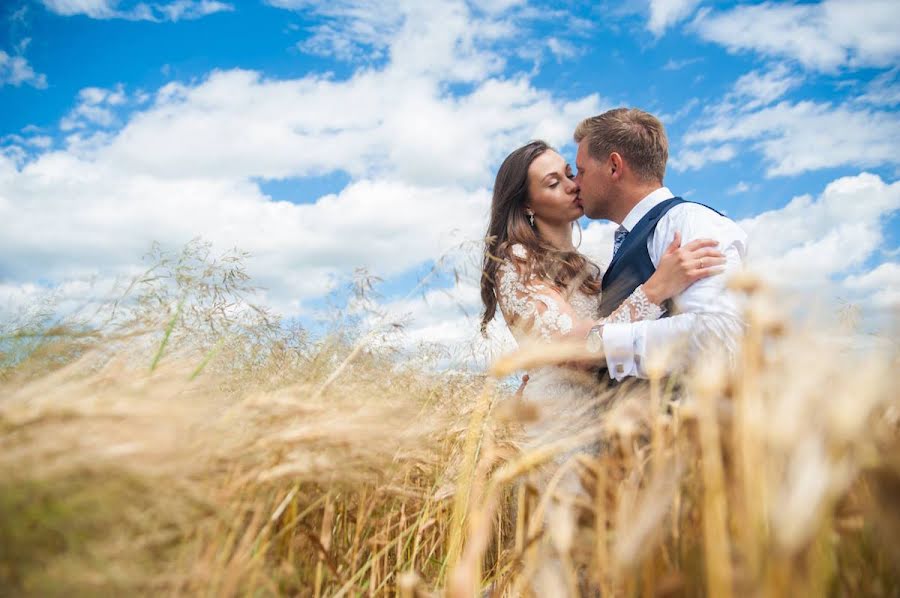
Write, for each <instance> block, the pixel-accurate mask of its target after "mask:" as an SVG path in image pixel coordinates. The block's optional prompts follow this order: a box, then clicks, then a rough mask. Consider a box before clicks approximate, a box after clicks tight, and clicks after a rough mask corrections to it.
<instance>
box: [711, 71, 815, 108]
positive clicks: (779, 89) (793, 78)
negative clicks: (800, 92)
mask: <svg viewBox="0 0 900 598" xmlns="http://www.w3.org/2000/svg"><path fill="white" fill-rule="evenodd" d="M802 82H803V77H801V76H800V75H797V74H795V73H793V72H792V71H791V69H790V68H789V67H788V66H787V65H785V64H783V63H778V64H775V65H774V66H772V67H771V68H770V69H768V70H764V71H759V70H756V71H750V72H749V73H746V74H744V75H742V76H741V77H740V78H739V79H738V80H737V81H736V82H735V84H734V89H733V91H732V92H731V94H729V96H728V97H727V98H726V104H727V106H728V108H729V109H731V108H735V109H738V110H742V111H747V110H754V109H756V108H760V107H762V106H768V105H769V104H771V103H773V102H774V101H776V100H778V99H780V98H781V97H782V96H784V95H785V94H786V93H787V92H788V91H790V90H791V89H794V88H795V87H797V86H798V85H800V83H802Z"/></svg>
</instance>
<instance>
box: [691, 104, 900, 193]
mask: <svg viewBox="0 0 900 598" xmlns="http://www.w3.org/2000/svg"><path fill="white" fill-rule="evenodd" d="M898 139H900V117H898V115H897V114H896V113H894V112H889V111H881V110H870V109H865V108H858V107H854V106H851V105H846V104H844V105H837V106H835V105H832V104H830V103H820V102H813V101H800V102H796V103H793V102H789V101H782V102H779V103H778V104H775V105H773V106H766V107H764V108H761V109H759V110H755V111H749V112H743V113H742V112H738V111H727V110H721V111H716V113H715V114H714V115H713V116H712V117H711V118H709V119H708V120H706V121H703V120H701V121H700V122H699V123H698V124H697V125H695V128H694V130H692V131H691V132H689V133H688V134H687V135H685V138H684V140H685V142H686V144H688V145H689V146H697V145H705V146H711V145H712V146H715V145H718V144H724V143H728V142H737V141H741V142H749V147H751V148H753V149H755V150H756V151H758V152H760V153H761V154H762V155H763V157H764V159H765V161H766V163H767V165H768V168H767V170H766V174H767V175H768V176H786V175H796V174H800V173H803V172H807V171H811V170H817V169H821V168H832V167H836V166H855V167H860V168H870V167H874V166H881V165H884V164H892V165H898V164H900V142H898ZM696 151H697V152H698V154H703V155H707V154H706V152H710V153H711V154H712V155H715V150H712V149H703V150H696ZM696 165H697V166H698V167H699V166H700V165H702V162H698V163H697V164H696Z"/></svg>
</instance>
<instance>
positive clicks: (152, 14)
mask: <svg viewBox="0 0 900 598" xmlns="http://www.w3.org/2000/svg"><path fill="white" fill-rule="evenodd" d="M42 1H43V4H44V6H45V7H46V8H47V10H49V11H50V12H53V13H55V14H58V15H62V16H73V15H85V16H88V17H90V18H92V19H125V20H129V21H181V20H190V19H199V18H201V17H205V16H207V15H211V14H214V13H217V12H223V11H230V10H234V7H233V6H232V5H231V4H228V3H225V2H217V1H216V0H174V1H171V2H165V3H156V2H153V3H145V2H137V3H131V2H128V3H121V2H119V0H42ZM122 4H125V6H122Z"/></svg>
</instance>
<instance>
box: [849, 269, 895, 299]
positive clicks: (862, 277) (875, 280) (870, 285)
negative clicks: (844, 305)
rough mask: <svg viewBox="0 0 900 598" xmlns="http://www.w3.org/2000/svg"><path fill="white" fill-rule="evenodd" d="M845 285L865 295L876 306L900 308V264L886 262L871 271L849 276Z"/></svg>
mask: <svg viewBox="0 0 900 598" xmlns="http://www.w3.org/2000/svg"><path fill="white" fill-rule="evenodd" d="M844 287H845V288H846V289H848V290H849V291H850V292H852V293H854V294H857V295H865V296H866V297H867V298H868V300H869V301H870V302H871V303H872V305H874V306H875V307H881V308H888V309H892V308H893V309H896V308H900V264H898V263H897V262H885V263H883V264H881V265H880V266H878V267H877V268H875V269H873V270H870V271H869V272H865V273H863V274H858V275H852V276H848V277H847V278H845V279H844Z"/></svg>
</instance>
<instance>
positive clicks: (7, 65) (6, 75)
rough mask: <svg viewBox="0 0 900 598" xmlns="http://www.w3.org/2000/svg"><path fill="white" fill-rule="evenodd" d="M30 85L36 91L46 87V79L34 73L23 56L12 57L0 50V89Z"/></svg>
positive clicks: (44, 76)
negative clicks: (7, 86) (9, 86)
mask: <svg viewBox="0 0 900 598" xmlns="http://www.w3.org/2000/svg"><path fill="white" fill-rule="evenodd" d="M4 85H12V86H13V87H19V86H20V85H30V86H32V87H36V88H37V89H45V88H46V87H47V77H46V75H43V74H41V73H37V72H35V70H34V68H33V67H32V66H31V65H30V64H28V60H27V59H26V58H25V57H24V56H13V55H10V54H7V53H6V52H4V51H3V50H0V87H3V86H4Z"/></svg>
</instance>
